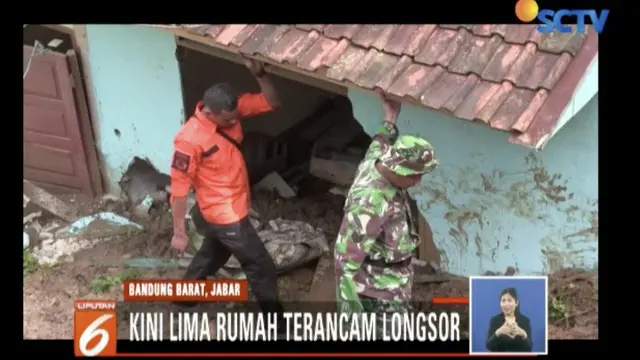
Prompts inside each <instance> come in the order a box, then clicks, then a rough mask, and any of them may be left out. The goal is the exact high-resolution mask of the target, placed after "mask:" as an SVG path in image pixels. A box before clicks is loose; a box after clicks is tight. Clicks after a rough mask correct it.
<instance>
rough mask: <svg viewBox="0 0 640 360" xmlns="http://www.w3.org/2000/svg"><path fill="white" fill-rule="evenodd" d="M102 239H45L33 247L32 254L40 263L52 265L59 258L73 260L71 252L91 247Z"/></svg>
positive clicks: (59, 259)
mask: <svg viewBox="0 0 640 360" xmlns="http://www.w3.org/2000/svg"><path fill="white" fill-rule="evenodd" d="M101 240H102V239H93V240H88V239H79V238H75V237H74V238H66V239H58V240H56V239H47V240H44V241H43V242H42V243H41V245H40V246H36V247H34V249H33V255H34V257H35V258H36V259H38V263H39V264H40V265H53V264H56V263H58V262H59V261H61V260H64V261H73V254H74V253H76V252H78V251H80V250H82V249H88V248H90V247H93V246H94V245H95V244H97V243H98V242H99V241H101Z"/></svg>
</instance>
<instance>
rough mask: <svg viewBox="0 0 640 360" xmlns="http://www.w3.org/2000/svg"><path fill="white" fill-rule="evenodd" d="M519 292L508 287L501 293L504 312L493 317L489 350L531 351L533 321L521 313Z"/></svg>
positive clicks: (488, 343) (488, 338) (488, 341)
mask: <svg viewBox="0 0 640 360" xmlns="http://www.w3.org/2000/svg"><path fill="white" fill-rule="evenodd" d="M519 305H520V303H519V302H518V294H517V292H516V289H514V288H506V289H504V290H502V293H501V294H500V309H501V310H502V313H501V314H499V315H496V316H494V317H492V318H491V322H490V323H489V333H488V334H487V350H489V351H492V352H530V351H531V349H532V343H531V322H530V321H529V318H528V317H526V316H524V315H522V313H520V306H519Z"/></svg>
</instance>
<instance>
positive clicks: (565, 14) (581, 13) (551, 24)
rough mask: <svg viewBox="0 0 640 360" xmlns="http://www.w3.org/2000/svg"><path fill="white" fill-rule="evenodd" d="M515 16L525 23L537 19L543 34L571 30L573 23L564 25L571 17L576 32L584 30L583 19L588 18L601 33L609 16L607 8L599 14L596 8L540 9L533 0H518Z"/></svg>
mask: <svg viewBox="0 0 640 360" xmlns="http://www.w3.org/2000/svg"><path fill="white" fill-rule="evenodd" d="M516 16H517V17H518V19H520V21H523V22H527V23H528V22H532V21H533V20H535V19H538V21H539V22H541V24H539V25H538V26H537V30H538V31H540V32H541V33H543V34H548V33H550V32H552V31H554V30H555V31H558V32H560V33H570V32H573V25H565V22H573V21H572V20H573V19H575V27H576V30H577V31H578V32H585V30H586V28H585V25H586V24H585V20H587V19H589V20H591V21H590V22H591V24H592V26H593V28H594V30H595V31H596V32H597V33H601V32H602V30H603V29H604V24H605V23H606V22H607V17H608V16H609V9H604V10H601V11H600V13H599V14H598V12H597V11H596V10H568V9H561V10H557V11H553V10H549V9H542V10H540V9H539V7H538V3H536V2H535V0H518V2H517V3H516Z"/></svg>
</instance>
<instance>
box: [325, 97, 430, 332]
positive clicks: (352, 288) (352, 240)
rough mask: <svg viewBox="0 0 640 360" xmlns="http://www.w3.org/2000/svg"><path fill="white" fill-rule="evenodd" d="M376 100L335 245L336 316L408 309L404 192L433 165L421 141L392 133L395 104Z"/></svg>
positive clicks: (411, 233)
mask: <svg viewBox="0 0 640 360" xmlns="http://www.w3.org/2000/svg"><path fill="white" fill-rule="evenodd" d="M380 98H381V101H382V105H383V109H384V122H383V123H382V126H381V127H380V129H379V130H378V132H377V134H376V135H375V136H374V138H373V141H372V143H371V145H370V147H369V149H368V150H367V153H366V154H365V157H364V159H363V161H362V162H361V163H360V165H359V166H358V170H357V172H356V176H355V180H354V182H353V185H352V186H351V189H349V194H348V195H347V200H346V202H345V205H344V218H343V220H342V225H341V227H340V232H339V234H338V238H337V240H336V244H335V250H334V256H335V263H334V265H335V272H336V285H337V291H336V295H337V301H338V310H339V311H340V312H347V313H354V312H372V313H377V314H382V313H392V312H406V311H408V310H409V308H410V300H411V288H412V285H413V267H412V266H411V259H412V257H413V254H414V251H415V250H416V248H417V247H418V245H419V243H420V238H419V236H418V230H417V221H416V219H417V216H419V215H418V214H417V212H418V209H417V206H416V203H415V201H414V200H413V199H411V197H410V196H409V194H408V193H407V189H408V188H409V187H411V186H414V185H417V184H419V183H420V180H421V177H422V175H423V174H425V173H428V172H431V171H432V170H434V169H435V168H436V167H437V165H438V161H437V160H435V158H434V154H433V148H432V146H431V145H430V144H429V143H428V142H427V141H426V140H424V139H421V138H419V137H416V136H411V135H399V134H398V129H397V127H396V126H395V121H396V119H397V117H398V113H399V112H400V104H399V103H396V102H392V101H390V100H388V99H386V98H384V96H382V95H381V96H380ZM380 318H381V316H378V319H379V320H380ZM387 318H388V319H390V316H387ZM379 325H381V324H379ZM387 328H388V326H387ZM378 330H381V326H378Z"/></svg>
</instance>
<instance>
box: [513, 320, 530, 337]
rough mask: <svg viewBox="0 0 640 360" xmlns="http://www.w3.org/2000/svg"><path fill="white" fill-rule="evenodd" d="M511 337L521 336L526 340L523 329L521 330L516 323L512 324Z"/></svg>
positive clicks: (525, 333)
mask: <svg viewBox="0 0 640 360" xmlns="http://www.w3.org/2000/svg"><path fill="white" fill-rule="evenodd" d="M513 335H514V336H522V337H523V338H525V339H526V338H527V332H526V331H524V329H523V328H521V327H520V326H518V324H517V323H515V324H514V326H513Z"/></svg>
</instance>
